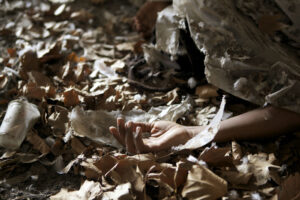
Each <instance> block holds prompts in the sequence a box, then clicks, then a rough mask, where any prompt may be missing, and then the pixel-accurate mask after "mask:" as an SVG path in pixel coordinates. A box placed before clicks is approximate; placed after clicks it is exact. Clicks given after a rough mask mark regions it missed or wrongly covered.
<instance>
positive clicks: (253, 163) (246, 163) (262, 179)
mask: <svg viewBox="0 0 300 200" xmlns="http://www.w3.org/2000/svg"><path fill="white" fill-rule="evenodd" d="M274 161H275V156H274V155H272V154H265V153H259V154H254V155H248V156H247V158H244V159H243V163H242V164H240V165H238V166H237V169H238V171H239V172H241V173H253V175H254V176H255V178H256V182H255V184H256V185H264V184H265V183H267V182H268V180H269V179H270V178H271V176H270V168H274V169H277V170H278V169H279V168H280V167H279V166H276V165H273V164H272V163H273V162H274ZM273 173H274V172H273Z"/></svg>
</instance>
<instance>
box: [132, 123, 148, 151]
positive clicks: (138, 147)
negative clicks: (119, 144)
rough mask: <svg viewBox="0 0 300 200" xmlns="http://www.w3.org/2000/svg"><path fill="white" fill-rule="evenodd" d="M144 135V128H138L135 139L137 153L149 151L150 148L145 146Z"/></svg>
mask: <svg viewBox="0 0 300 200" xmlns="http://www.w3.org/2000/svg"><path fill="white" fill-rule="evenodd" d="M142 134H143V132H142V128H141V127H139V126H138V127H137V128H136V134H135V137H134V145H135V149H136V153H143V152H147V151H149V149H148V147H147V146H146V145H145V144H144V141H143V137H142Z"/></svg>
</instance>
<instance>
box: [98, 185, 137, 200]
mask: <svg viewBox="0 0 300 200" xmlns="http://www.w3.org/2000/svg"><path fill="white" fill-rule="evenodd" d="M102 199H103V200H119V199H122V200H130V199H134V197H133V195H132V194H131V184H130V183H124V184H120V185H118V186H117V187H116V189H115V190H114V191H112V192H104V193H103V196H102Z"/></svg>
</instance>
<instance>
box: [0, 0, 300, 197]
mask: <svg viewBox="0 0 300 200" xmlns="http://www.w3.org/2000/svg"><path fill="white" fill-rule="evenodd" d="M52 2H57V3H52ZM132 2H138V1H130V2H129V1H127V0H121V1H120V0H107V1H105V0H104V1H101V0H88V1H70V0H69V1H68V0H61V1H59V0H51V1H50V0H49V1H42V0H41V1H37V0H24V1H20V0H13V1H8V0H0V52H1V55H0V70H1V72H0V121H3V119H4V116H5V114H7V113H6V110H7V106H8V104H9V102H11V101H13V100H16V99H26V100H23V101H27V100H28V101H29V102H30V103H33V104H34V105H36V106H37V108H38V110H39V112H40V115H41V116H40V118H39V119H38V120H37V122H36V123H35V125H34V127H33V128H32V129H31V130H30V131H29V133H28V134H27V137H26V138H25V140H24V142H23V143H22V145H21V147H20V148H18V149H17V150H13V151H12V150H7V149H6V148H0V169H1V170H0V199H3V200H4V199H49V198H50V199H194V198H193V197H192V196H189V195H193V194H194V193H193V192H195V195H196V196H197V195H198V196H199V191H200V193H201V192H202V196H203V193H204V194H208V199H214V198H215V199H254V200H260V199H273V200H275V199H278V197H281V199H292V198H294V199H299V194H298V192H299V190H300V184H299V177H300V175H299V167H298V166H299V164H300V163H299V155H300V147H299V145H298V144H299V142H300V137H299V136H298V135H299V134H298V135H297V134H294V135H289V136H288V137H287V136H284V137H280V138H275V139H274V140H268V141H259V142H238V143H237V142H229V143H226V144H214V143H213V144H209V145H206V146H205V147H202V148H200V149H197V150H193V151H181V152H172V151H171V152H170V151H168V152H161V153H158V154H141V155H136V156H134V155H128V154H127V153H126V151H125V150H122V149H120V148H119V149H118V148H115V147H112V146H114V145H112V146H111V145H109V143H105V142H104V144H103V142H102V143H101V142H100V143H99V141H98V142H96V141H95V140H93V138H92V137H93V134H94V133H95V132H97V131H95V130H96V129H97V127H96V128H95V127H93V125H94V124H97V123H98V124H101V123H104V125H105V127H107V126H108V124H110V125H113V124H114V122H110V121H109V119H111V118H112V119H114V118H113V117H114V116H117V114H114V112H113V111H116V112H117V113H118V114H120V113H122V114H123V115H124V116H129V118H130V117H136V116H143V117H144V118H143V119H146V117H148V116H149V117H148V118H147V119H152V118H153V115H151V108H152V107H156V108H157V113H160V114H161V113H162V112H163V111H165V110H167V109H170V110H169V113H176V117H175V118H172V117H171V116H168V115H166V116H164V117H166V118H163V119H168V120H173V121H177V122H178V123H181V124H185V125H206V124H208V123H209V121H210V120H211V119H212V118H213V117H214V116H215V114H216V113H217V111H218V108H219V106H220V103H221V100H222V95H223V94H225V93H224V92H222V91H220V90H218V88H215V87H212V86H210V85H207V83H206V82H205V80H200V81H199V82H198V84H199V85H198V87H197V89H190V88H189V86H188V82H187V79H188V78H189V77H188V76H189V75H190V74H188V73H182V72H177V73H175V74H172V75H171V76H167V77H166V76H165V74H168V71H163V70H162V69H161V68H160V67H157V68H155V69H154V67H152V66H150V68H149V66H145V67H144V68H133V67H134V66H139V63H144V57H143V54H142V49H141V45H142V44H143V43H147V42H149V41H152V42H155V38H154V36H150V38H149V41H145V40H144V39H143V38H142V37H141V36H140V35H139V34H138V33H137V32H136V31H135V30H134V26H133V24H134V22H133V17H134V16H135V14H136V12H137V10H138V7H137V6H136V5H133V3H132ZM130 69H131V72H132V73H134V72H135V71H134V70H133V69H139V70H140V71H139V73H137V74H135V75H134V78H135V79H134V80H132V74H131V76H130V74H129V73H130ZM164 70H165V69H164ZM149 72H151V73H152V76H151V77H148V79H147V78H146V79H145V80H144V82H139V80H141V79H142V78H141V77H140V76H145V74H146V75H147V74H149ZM164 73H165V74H164ZM161 74H162V75H161ZM170 77H171V78H170ZM150 82H151V83H150ZM147 84H148V85H147ZM159 88H163V89H164V90H160V89H159ZM204 91H206V93H205V92H204ZM207 91H208V92H207ZM203 93H204V95H203ZM226 95H227V105H226V111H225V112H226V113H227V114H228V115H237V114H239V113H243V112H245V111H247V110H250V109H252V108H255V107H256V106H254V105H251V104H249V103H247V102H244V101H242V100H239V99H236V98H234V97H232V96H231V95H229V94H226ZM189 98H190V101H187V99H189ZM191 102H192V103H191ZM178 105H179V106H178ZM76 106H79V107H76ZM159 106H165V107H159ZM176 106H178V107H176ZM75 108H80V109H82V110H81V111H82V113H83V114H82V118H79V119H77V118H76V117H75V119H74V118H72V116H73V115H72V113H74V112H77V111H76V109H75ZM86 110H93V111H94V110H101V113H102V114H103V116H108V117H107V118H104V119H103V118H100V117H99V118H97V116H99V115H101V114H99V113H98V114H97V113H96V114H95V113H90V114H88V113H87V112H85V111H86ZM133 110H142V112H143V113H142V114H140V115H138V114H137V112H135V111H133ZM81 111H78V113H80V112H81ZM157 115H158V114H157ZM78 116H80V115H78ZM174 116H175V114H174ZM85 117H90V118H85ZM151 117H152V118H151ZM168 117H169V118H168ZM83 119H84V120H85V121H82V120H83ZM88 119H90V121H88ZM72 120H73V121H72ZM74 120H75V121H74ZM76 120H77V121H76ZM80 121H81V122H83V123H81V124H83V126H81V127H79V128H78V126H79V125H78V126H76V123H78V124H80ZM20 124H21V125H20V126H23V125H22V123H20ZM104 125H103V126H104ZM25 127H26V125H24V129H26V128H25ZM100 128H102V127H100ZM79 130H83V131H82V132H80V131H79ZM101 130H102V132H103V133H102V132H101V131H100V132H101V134H103V135H105V134H106V135H109V133H107V132H108V130H107V129H104V128H103V129H101ZM88 133H90V135H88ZM97 136H98V135H97ZM106 144H108V145H106ZM204 150H205V151H204ZM189 156H193V158H189ZM195 160H196V161H195ZM199 174H200V175H199ZM199 176H202V178H204V180H205V181H207V183H208V184H207V185H205V184H203V182H201V181H200V180H199V179H201V178H199ZM178 177H179V178H178ZM205 181H204V182H205ZM83 185H84V186H85V187H83ZM191 191H192V192H191ZM191 193H193V194H191ZM297 195H298V197H297ZM195 198H196V197H195ZM279 199H280V198H279Z"/></svg>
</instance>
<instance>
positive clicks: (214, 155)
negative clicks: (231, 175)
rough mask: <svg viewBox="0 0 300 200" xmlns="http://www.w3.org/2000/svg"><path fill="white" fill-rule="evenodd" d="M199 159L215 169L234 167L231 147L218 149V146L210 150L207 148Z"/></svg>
mask: <svg viewBox="0 0 300 200" xmlns="http://www.w3.org/2000/svg"><path fill="white" fill-rule="evenodd" d="M198 159H199V160H203V161H205V162H206V163H207V164H208V165H210V166H214V167H216V166H218V167H223V166H232V165H233V163H232V156H231V148H230V147H223V148H218V147H216V146H212V147H210V148H206V149H204V151H202V153H201V154H200V156H199V158H198Z"/></svg>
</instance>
